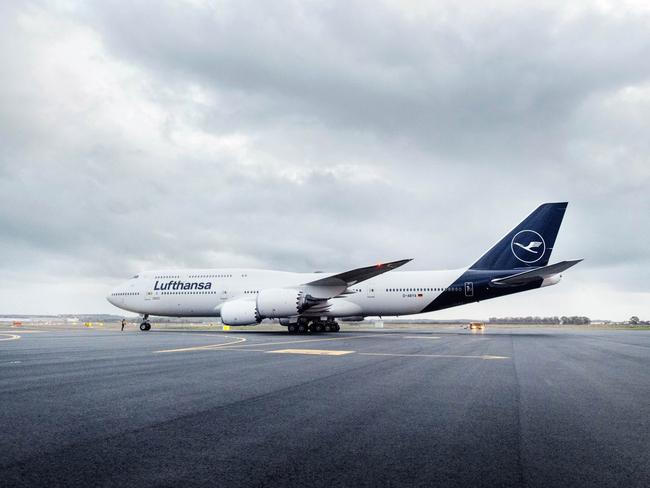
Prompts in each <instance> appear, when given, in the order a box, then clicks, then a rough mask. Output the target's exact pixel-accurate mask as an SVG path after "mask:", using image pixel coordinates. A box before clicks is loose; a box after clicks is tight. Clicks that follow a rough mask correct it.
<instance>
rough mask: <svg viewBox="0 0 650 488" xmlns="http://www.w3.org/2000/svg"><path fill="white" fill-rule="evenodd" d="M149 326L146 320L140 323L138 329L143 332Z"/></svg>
mask: <svg viewBox="0 0 650 488" xmlns="http://www.w3.org/2000/svg"><path fill="white" fill-rule="evenodd" d="M150 328H151V326H150V325H149V324H148V323H146V322H142V323H141V324H140V330H141V331H142V332H145V331H147V330H149V329H150Z"/></svg>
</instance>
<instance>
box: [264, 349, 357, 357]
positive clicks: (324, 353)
mask: <svg viewBox="0 0 650 488" xmlns="http://www.w3.org/2000/svg"><path fill="white" fill-rule="evenodd" d="M266 352H267V353H272V354H312V355H314V356H343V355H344V354H352V353H353V352H354V351H332V350H324V349H276V350H275V351H266Z"/></svg>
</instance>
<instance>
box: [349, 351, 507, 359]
mask: <svg viewBox="0 0 650 488" xmlns="http://www.w3.org/2000/svg"><path fill="white" fill-rule="evenodd" d="M359 354H360V355H362V356H398V357H422V358H465V359H510V358H509V357H508V356H492V355H489V354H484V355H482V356H461V355H456V354H391V353H388V352H360V353H359Z"/></svg>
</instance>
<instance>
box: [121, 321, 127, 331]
mask: <svg viewBox="0 0 650 488" xmlns="http://www.w3.org/2000/svg"><path fill="white" fill-rule="evenodd" d="M125 325H126V319H122V332H124V326H125Z"/></svg>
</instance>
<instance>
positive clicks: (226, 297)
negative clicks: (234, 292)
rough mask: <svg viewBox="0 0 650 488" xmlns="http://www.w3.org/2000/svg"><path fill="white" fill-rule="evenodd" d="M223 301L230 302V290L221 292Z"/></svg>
mask: <svg viewBox="0 0 650 488" xmlns="http://www.w3.org/2000/svg"><path fill="white" fill-rule="evenodd" d="M220 298H221V300H228V290H221V297H220Z"/></svg>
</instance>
